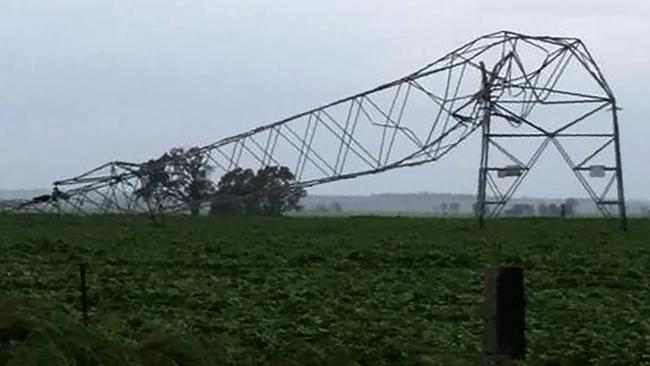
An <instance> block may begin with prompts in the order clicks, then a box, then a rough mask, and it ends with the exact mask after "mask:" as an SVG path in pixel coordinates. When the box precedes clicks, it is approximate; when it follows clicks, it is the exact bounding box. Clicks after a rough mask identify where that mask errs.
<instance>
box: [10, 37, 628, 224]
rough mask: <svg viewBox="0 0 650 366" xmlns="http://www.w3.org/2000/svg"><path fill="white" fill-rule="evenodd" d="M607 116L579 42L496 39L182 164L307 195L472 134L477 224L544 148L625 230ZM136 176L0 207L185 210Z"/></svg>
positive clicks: (435, 152)
mask: <svg viewBox="0 0 650 366" xmlns="http://www.w3.org/2000/svg"><path fill="white" fill-rule="evenodd" d="M617 111H618V108H617V103H616V99H615V97H614V94H613V93H612V91H611V89H610V87H609V85H608V84H607V82H606V80H605V78H604V77H603V75H602V73H601V71H600V69H599V67H598V65H597V64H596V62H595V61H594V59H593V58H592V56H591V54H590V53H589V51H588V50H587V48H586V47H585V45H584V44H583V42H582V41H580V40H579V39H576V38H562V37H548V36H529V35H523V34H519V33H514V32H508V31H502V32H496V33H492V34H488V35H485V36H482V37H480V38H478V39H476V40H474V41H471V42H469V43H467V44H465V45H463V46H461V47H459V48H457V49H456V50H454V51H452V52H450V53H449V54H447V55H445V56H444V57H442V58H440V59H438V60H436V61H435V62H432V63H431V64H429V65H427V66H426V67H423V68H421V69H420V70H417V71H416V72H414V73H412V74H410V75H407V76H405V77H403V78H400V79H397V80H395V81H392V82H389V83H386V84H383V85H381V86H379V87H376V88H374V89H371V90H368V91H365V92H362V93H359V94H356V95H353V96H350V97H347V98H344V99H341V100H338V101H335V102H333V103H330V104H326V105H324V106H321V107H318V108H315V109H312V110H310V111H307V112H303V113H299V114H296V115H294V116H291V117H289V118H286V119H283V120H281V121H277V122H275V123H271V124H268V125H264V126H261V127H258V128H255V129H253V130H250V131H247V132H244V133H241V134H238V135H235V136H231V137H227V138H224V139H222V140H219V141H216V142H214V143H212V144H209V145H206V146H202V147H199V148H196V149H191V150H189V151H187V152H186V155H187V156H186V157H188V158H192V157H193V158H197V159H200V160H202V161H206V162H209V163H210V164H211V165H212V166H213V167H215V170H214V172H213V173H212V175H211V177H210V178H211V180H212V182H213V183H214V182H216V181H218V179H219V177H220V176H221V175H223V174H225V173H226V172H229V171H231V170H232V169H234V168H235V167H251V168H253V167H263V166H268V165H283V166H288V167H290V168H291V169H292V170H293V171H294V172H295V174H296V178H297V179H296V182H295V186H300V187H310V186H314V185H318V184H323V183H328V182H333V181H337V180H342V179H352V178H356V177H359V176H363V175H370V174H376V173H380V172H384V171H387V170H391V169H396V168H401V167H409V166H417V165H422V164H426V163H430V162H435V161H437V160H439V159H441V158H442V157H443V156H445V155H447V154H448V153H449V152H451V151H453V150H454V148H455V147H457V146H458V145H459V144H460V143H462V142H463V141H464V140H466V139H467V138H468V137H469V136H470V135H472V134H473V133H474V132H476V131H480V132H479V133H480V134H481V156H480V167H479V179H478V197H477V203H476V215H477V217H478V218H479V220H480V222H481V224H482V223H483V220H484V218H487V217H496V216H498V215H499V214H500V213H501V212H502V211H503V209H504V208H505V206H506V204H507V203H508V202H509V200H510V199H511V198H512V196H513V194H514V193H515V191H516V190H517V188H518V187H519V186H520V184H521V183H522V181H523V180H524V179H525V178H526V176H527V175H528V173H529V171H530V170H531V169H532V168H533V167H534V166H535V164H536V162H537V161H538V159H539V157H540V156H541V154H542V153H543V152H544V151H545V150H546V149H547V148H548V147H549V146H554V147H555V148H556V149H557V151H559V153H560V155H561V156H562V158H563V159H564V161H565V162H566V163H567V165H568V167H569V168H570V170H571V171H573V174H574V175H575V177H576V178H577V180H578V181H579V182H580V183H581V185H582V186H583V187H584V189H585V190H586V192H587V194H588V195H589V197H590V198H591V199H592V200H593V202H594V204H595V205H596V207H597V208H598V209H599V210H600V212H601V213H602V214H603V215H604V216H606V217H618V218H619V219H620V224H621V228H623V229H625V227H626V212H625V197H624V189H623V172H622V166H621V153H620V139H619V126H618V116H617ZM576 141H577V142H578V143H577V148H571V147H570V146H571V145H573V146H576ZM517 145H518V146H517ZM145 167H147V168H151V166H150V165H146V164H145V163H128V162H121V161H114V162H109V163H106V164H104V165H101V166H99V167H97V168H95V169H93V170H91V171H89V172H86V173H84V174H81V175H79V176H77V177H73V178H70V179H65V180H60V181H57V182H55V183H54V191H53V193H52V194H51V195H45V196H41V197H36V198H34V199H33V200H30V201H17V202H4V203H3V205H4V207H6V208H10V209H16V210H23V211H38V212H43V211H48V210H61V211H66V212H76V213H94V212H115V213H126V214H129V213H141V212H149V211H152V210H157V211H161V212H178V211H186V210H187V205H186V204H185V203H184V202H182V200H179V199H178V197H177V196H175V195H174V194H173V192H168V191H165V190H164V189H163V190H160V191H158V192H156V194H155V196H153V197H148V198H147V199H144V198H143V197H142V196H140V195H138V194H136V192H138V190H139V189H140V188H141V187H142V186H143V185H144V184H145V183H146V182H145V179H146V177H145V176H144V175H143V174H142V171H143V169H144V168H145ZM614 186H615V188H614ZM206 203H207V202H206ZM0 206H2V205H0Z"/></svg>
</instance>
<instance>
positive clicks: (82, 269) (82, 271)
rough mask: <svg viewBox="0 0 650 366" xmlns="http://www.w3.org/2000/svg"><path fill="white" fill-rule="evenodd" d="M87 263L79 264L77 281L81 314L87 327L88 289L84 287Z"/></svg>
mask: <svg viewBox="0 0 650 366" xmlns="http://www.w3.org/2000/svg"><path fill="white" fill-rule="evenodd" d="M87 267H88V264H87V263H79V280H80V290H81V314H82V320H83V323H84V325H85V326H88V288H87V287H86V268H87Z"/></svg>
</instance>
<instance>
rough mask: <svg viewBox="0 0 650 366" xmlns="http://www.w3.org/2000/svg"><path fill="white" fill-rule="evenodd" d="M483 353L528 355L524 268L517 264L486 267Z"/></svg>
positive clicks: (517, 357) (512, 356)
mask: <svg viewBox="0 0 650 366" xmlns="http://www.w3.org/2000/svg"><path fill="white" fill-rule="evenodd" d="M484 275H485V314H484V316H485V319H484V322H485V323H484V329H483V352H484V354H485V355H486V356H487V357H488V359H490V360H497V361H498V360H500V359H511V360H523V359H524V358H525V356H526V311H525V306H526V299H525V293H524V271H523V269H522V268H518V267H495V268H486V269H485V271H484Z"/></svg>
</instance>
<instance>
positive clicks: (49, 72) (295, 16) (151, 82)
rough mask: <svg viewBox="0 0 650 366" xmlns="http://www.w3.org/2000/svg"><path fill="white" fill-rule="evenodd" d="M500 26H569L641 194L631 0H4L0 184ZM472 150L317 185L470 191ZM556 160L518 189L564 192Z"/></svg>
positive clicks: (0, 13)
mask: <svg viewBox="0 0 650 366" xmlns="http://www.w3.org/2000/svg"><path fill="white" fill-rule="evenodd" d="M505 29H507V30H514V31H519V32H522V33H528V34H535V35H537V34H540V35H558V36H575V37H580V38H582V39H583V41H584V42H585V43H586V44H587V46H588V47H589V49H590V50H591V52H592V54H593V55H594V57H595V59H596V61H597V62H598V63H599V64H600V66H601V69H602V70H603V72H604V74H605V76H606V78H607V79H608V81H609V83H610V85H611V86H612V88H613V90H614V92H615V94H616V95H617V99H618V100H619V104H620V105H621V107H623V108H624V110H623V111H622V112H621V116H620V117H621V128H622V142H623V159H624V169H625V170H626V176H625V178H626V189H627V193H628V197H632V198H650V194H649V193H648V189H647V186H648V185H647V182H646V180H647V179H648V178H650V173H649V172H650V170H649V167H650V147H648V138H649V137H650V119H649V118H648V113H647V106H648V104H649V103H648V102H650V100H649V95H648V92H647V91H646V90H647V88H648V86H649V85H650V70H649V66H650V38H649V37H648V35H649V34H650V2H648V1H646V0H617V1H611V0H603V1H600V0H573V1H567V0H544V1H533V0H531V1H516V0H511V1H508V0H500V1H482V0H456V1H430V0H427V1H425V0H421V1H420V0H400V1H388V0H372V1H369V0H368V1H355V0H329V1H308V0H276V1H262V0H258V1H250V0H237V1H227V2H226V1H221V2H219V1H207V0H205V1H199V0H182V1H181V0H177V1H172V0H138V1H133V0H111V1H100V0H96V1H87V0H58V1H46V0H42V1H35V0H7V1H3V2H1V3H0V171H1V172H2V174H1V175H0V177H1V178H0V189H15V188H39V187H49V185H50V183H51V182H52V181H53V180H56V179H61V178H67V177H70V176H74V175H76V174H78V173H81V172H83V171H86V170H88V169H91V168H93V167H95V166H97V165H99V164H101V163H103V162H106V161H110V160H126V161H142V160H145V159H148V158H150V157H153V156H157V155H159V154H160V153H161V152H163V151H165V150H167V149H168V148H169V147H172V146H179V145H181V146H192V145H201V144H206V143H209V142H212V141H215V140H218V139H220V138H222V137H226V136H228V135H231V134H234V133H238V132H241V131H244V130H247V129H250V128H253V127H256V126H258V125H261V124H266V123H270V122H273V121H274V120H277V119H279V118H282V117H285V116H288V115H291V114H294V113H297V112H299V111H302V110H305V109H309V108H312V107H315V106H318V105H320V104H323V103H325V102H328V101H332V100H335V99H338V98H341V97H344V96H347V95H349V94H353V93H356V92H358V91H362V90H365V89H369V88H371V87H374V86H376V85H378V84H381V83H383V82H386V81H389V80H392V79H395V78H398V77H401V76H403V75H405V74H407V73H410V72H412V71H414V70H416V69H418V68H419V67H421V66H423V65H425V64H427V63H428V62H430V61H432V60H434V59H437V58H438V57H440V56H442V55H444V54H445V53H447V52H448V51H450V50H452V49H454V48H456V47H458V46H459V45H461V44H463V43H465V42H467V41H469V40H471V39H474V38H477V37H478V36H480V35H482V34H484V33H489V32H494V31H498V30H505ZM468 143H472V141H468ZM477 151H478V150H477V149H476V148H475V147H473V146H469V145H468V147H466V148H464V150H461V151H459V152H458V154H456V155H455V156H450V157H449V160H447V161H444V162H443V161H441V162H439V163H436V164H432V165H428V166H425V167H421V168H417V169H408V170H399V171H395V172H391V173H389V174H387V175H384V176H376V177H371V178H364V179H363V180H361V181H356V182H354V181H350V182H344V183H336V184H332V185H328V186H323V187H320V188H318V189H317V190H316V191H317V192H325V193H370V192H387V191H393V192H417V191H445V192H459V193H460V192H466V193H471V192H474V191H475V190H476V168H477V166H478V159H479V157H478V156H476V153H477ZM553 164H555V163H553ZM556 164H557V165H556V166H557V167H558V169H557V170H558V171H559V170H562V174H561V178H560V177H559V176H555V175H554V173H552V171H547V172H546V173H544V174H541V175H540V176H537V177H535V176H531V178H535V179H536V180H535V181H530V182H527V183H526V184H525V185H524V186H522V191H521V192H520V193H521V194H526V195H534V196H548V195H553V196H563V195H577V194H579V193H580V192H581V191H580V190H579V186H577V183H575V182H574V181H575V179H574V178H573V177H572V175H571V172H570V171H568V170H567V169H565V167H564V166H563V165H562V166H561V169H560V165H561V163H560V162H559V160H558V161H557V163H556ZM549 172H550V173H549ZM558 174H559V173H558ZM551 175H553V176H551Z"/></svg>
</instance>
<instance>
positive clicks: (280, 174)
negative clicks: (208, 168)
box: [210, 166, 306, 216]
mask: <svg viewBox="0 0 650 366" xmlns="http://www.w3.org/2000/svg"><path fill="white" fill-rule="evenodd" d="M295 182H296V179H295V176H294V175H293V173H292V172H291V171H290V170H289V168H287V167H284V166H267V167H264V168H261V169H259V170H258V171H257V172H253V170H252V169H242V168H236V169H234V170H232V171H230V172H228V173H226V174H225V175H223V176H222V177H221V179H220V180H219V183H218V184H217V191H216V193H215V195H214V198H213V202H212V205H211V207H210V213H211V214H213V215H263V216H279V215H282V213H284V212H286V211H289V210H299V209H300V206H299V202H300V199H302V198H303V197H305V196H306V192H305V190H304V189H303V188H301V187H296V186H295V185H294V184H295Z"/></svg>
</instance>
